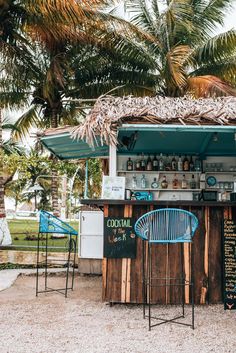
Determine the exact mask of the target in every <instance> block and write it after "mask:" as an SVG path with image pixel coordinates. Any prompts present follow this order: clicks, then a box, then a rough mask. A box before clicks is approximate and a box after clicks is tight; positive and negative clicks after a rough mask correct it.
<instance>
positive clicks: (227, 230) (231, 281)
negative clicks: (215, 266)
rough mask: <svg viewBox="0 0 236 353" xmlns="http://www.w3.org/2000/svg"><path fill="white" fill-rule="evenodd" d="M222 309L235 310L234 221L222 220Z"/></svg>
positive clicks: (235, 250)
mask: <svg viewBox="0 0 236 353" xmlns="http://www.w3.org/2000/svg"><path fill="white" fill-rule="evenodd" d="M223 241H224V309H225V310H226V309H228V310H232V309H235V310H236V223H235V222H234V221H232V220H230V219H226V220H224V237H223Z"/></svg>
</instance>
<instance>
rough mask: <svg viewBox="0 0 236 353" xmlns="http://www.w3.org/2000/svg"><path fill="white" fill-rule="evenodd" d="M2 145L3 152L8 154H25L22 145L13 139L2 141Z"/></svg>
mask: <svg viewBox="0 0 236 353" xmlns="http://www.w3.org/2000/svg"><path fill="white" fill-rule="evenodd" d="M2 147H3V150H4V152H5V153H6V154H8V155H10V154H13V153H16V154H19V155H21V156H22V155H24V154H25V148H24V147H23V146H22V145H20V144H19V143H18V142H16V141H13V140H12V139H8V140H7V141H4V142H3V144H2Z"/></svg>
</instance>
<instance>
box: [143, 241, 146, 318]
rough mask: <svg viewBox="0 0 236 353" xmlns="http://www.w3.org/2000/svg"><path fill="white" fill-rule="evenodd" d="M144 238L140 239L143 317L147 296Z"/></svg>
mask: <svg viewBox="0 0 236 353" xmlns="http://www.w3.org/2000/svg"><path fill="white" fill-rule="evenodd" d="M144 244H145V243H144V240H142V271H143V273H142V277H143V278H142V291H143V318H144V319H145V316H146V313H145V309H146V302H147V296H146V276H145V245H144Z"/></svg>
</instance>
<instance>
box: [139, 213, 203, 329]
mask: <svg viewBox="0 0 236 353" xmlns="http://www.w3.org/2000/svg"><path fill="white" fill-rule="evenodd" d="M197 227H198V219H197V217H196V216H195V215H194V214H193V213H191V212H189V211H186V210H182V209H179V208H164V209H158V210H154V211H151V212H148V213H145V214H144V215H143V216H141V217H140V218H139V219H138V220H137V221H136V223H135V233H136V235H137V236H138V237H140V238H141V239H142V240H143V247H142V248H143V251H142V271H143V316H144V318H146V312H145V308H146V305H147V304H148V319H149V330H151V327H154V326H157V325H159V324H161V323H165V322H172V323H177V324H183V325H187V326H191V327H192V328H194V281H193V258H194V254H193V250H192V247H191V245H192V240H193V236H194V234H195V231H196V229H197ZM184 243H188V244H189V246H190V247H191V249H190V253H191V270H190V271H189V272H190V273H191V279H186V276H185V273H184V270H183V267H184V266H183V244H184ZM158 244H165V245H166V251H167V259H168V245H171V244H180V246H181V276H180V278H171V277H170V276H169V268H168V266H169V261H167V266H166V274H165V277H159V276H158V277H157V276H155V274H154V273H153V263H152V262H153V261H154V260H153V258H152V247H153V246H155V245H157V246H158ZM145 248H146V249H145ZM147 248H148V249H147ZM160 280H161V281H162V283H161V284H158V281H160ZM157 286H159V287H163V286H165V287H167V286H169V287H170V286H181V287H182V315H181V316H178V318H174V319H171V320H167V319H164V318H158V317H154V316H153V315H151V290H152V287H157ZM185 286H189V287H191V289H192V292H191V297H192V298H191V302H192V322H191V324H186V323H183V322H180V321H176V319H179V318H183V317H184V315H185V309H184V304H185V298H184V289H185ZM153 319H155V320H160V322H158V323H156V324H152V320H153Z"/></svg>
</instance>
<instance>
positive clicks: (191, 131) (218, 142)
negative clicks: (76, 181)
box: [41, 124, 236, 159]
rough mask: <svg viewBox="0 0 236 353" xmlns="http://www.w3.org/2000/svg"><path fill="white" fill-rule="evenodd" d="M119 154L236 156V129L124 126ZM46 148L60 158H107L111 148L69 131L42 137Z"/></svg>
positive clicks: (232, 127) (224, 127) (204, 126)
mask: <svg viewBox="0 0 236 353" xmlns="http://www.w3.org/2000/svg"><path fill="white" fill-rule="evenodd" d="M98 141H99V139H98ZM118 141H119V145H118V146H117V152H118V153H122V154H137V153H144V154H147V153H154V152H155V153H164V154H174V153H175V154H189V155H190V154H200V155H202V157H204V156H215V155H217V156H226V155H231V156H235V155H236V126H219V125H201V126H196V125H167V124H165V125H164V124H163V125H145V124H125V125H123V126H121V127H120V128H119V132H118ZM41 142H42V143H43V145H44V146H45V147H46V148H47V149H48V150H49V151H51V152H52V153H53V154H55V155H56V156H57V157H58V158H59V159H83V158H94V157H107V156H108V154H109V147H108V146H107V145H101V143H100V142H97V144H96V146H95V147H91V146H89V145H88V144H87V143H86V142H85V141H83V140H80V139H79V140H76V139H73V138H72V137H71V135H70V132H63V133H58V134H55V133H54V134H48V135H45V136H43V137H41Z"/></svg>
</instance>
